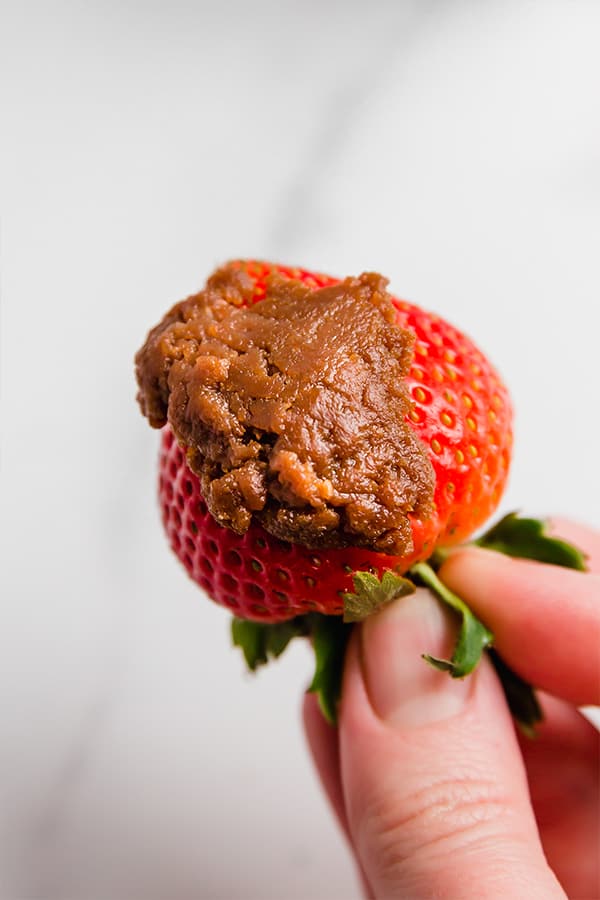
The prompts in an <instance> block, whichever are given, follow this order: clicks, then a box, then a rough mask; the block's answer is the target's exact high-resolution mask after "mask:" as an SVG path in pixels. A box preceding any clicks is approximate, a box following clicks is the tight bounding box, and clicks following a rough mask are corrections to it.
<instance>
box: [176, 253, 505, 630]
mask: <svg viewBox="0 0 600 900" xmlns="http://www.w3.org/2000/svg"><path fill="white" fill-rule="evenodd" d="M234 265H235V266H237V267H240V268H242V267H243V269H244V270H245V271H246V272H247V273H248V274H249V275H250V276H251V278H252V279H253V282H254V293H253V297H252V302H257V301H258V300H260V299H261V298H263V297H264V296H265V291H266V282H267V278H268V276H269V275H270V274H272V273H273V272H277V273H278V274H280V275H284V276H285V277H288V278H293V279H298V280H301V281H302V282H303V283H304V284H307V285H310V286H311V287H314V288H315V289H316V288H319V287H324V286H327V285H331V284H334V283H336V279H333V278H330V277H328V276H326V275H316V274H313V273H311V272H307V271H305V270H301V269H290V268H287V267H284V266H274V265H271V264H268V263H259V262H241V261H239V262H236V263H234ZM393 303H394V306H395V309H396V317H397V322H398V324H399V325H400V326H401V327H402V328H406V329H408V330H410V331H411V332H413V333H414V335H415V337H416V342H415V349H414V358H413V362H412V365H411V368H410V371H409V374H408V378H407V382H408V386H409V390H410V395H411V398H412V409H411V410H410V413H409V418H408V421H409V423H410V425H411V427H412V428H413V429H414V431H415V433H416V434H417V435H418V437H419V439H420V440H421V441H422V442H423V444H424V445H425V446H426V447H427V451H428V455H429V458H430V460H431V463H432V465H433V468H434V471H435V476H436V481H435V493H434V512H433V515H431V516H430V517H429V518H428V519H426V520H423V519H420V518H418V517H416V516H414V517H412V519H411V525H412V540H413V549H412V551H411V552H410V553H409V554H408V555H406V556H404V557H396V556H387V555H385V554H383V553H378V552H373V551H369V550H364V549H360V548H356V547H347V548H343V549H327V550H319V551H315V550H311V549H309V548H307V547H304V546H302V545H301V544H290V543H286V542H284V541H280V540H277V539H276V538H274V537H273V536H272V535H270V534H268V533H267V532H266V531H265V530H264V529H263V528H262V527H261V526H260V525H259V524H254V523H253V524H251V526H250V528H249V529H248V531H247V532H246V533H245V534H243V535H239V534H236V533H235V532H233V531H230V530H229V529H225V528H223V527H221V526H220V525H218V524H217V523H216V522H215V520H214V519H213V518H212V516H211V515H210V513H209V512H208V508H207V506H206V503H205V502H204V500H203V498H202V493H201V489H200V485H199V481H198V478H197V476H196V475H195V474H194V473H193V472H191V471H190V469H189V468H188V466H187V464H186V457H185V453H184V451H183V449H182V448H181V447H180V446H179V445H178V443H177V441H175V439H174V436H173V433H172V431H171V430H170V428H169V427H166V428H165V430H164V433H163V438H162V450H161V456H160V504H161V510H162V516H163V523H164V526H165V529H166V531H167V534H168V536H169V540H170V542H171V546H172V548H173V550H174V551H175V553H176V554H177V556H178V557H179V559H180V560H181V561H182V562H183V564H184V565H185V567H186V569H187V571H188V572H189V574H190V575H191V577H192V578H193V579H194V580H195V581H196V582H197V583H198V584H199V585H200V586H201V587H203V588H204V590H205V591H206V592H207V593H208V595H209V596H210V597H212V598H213V599H214V600H216V602H217V603H221V604H222V605H224V606H226V607H228V608H229V609H230V610H231V611H232V612H233V613H234V614H235V615H236V616H240V617H242V618H245V619H255V620H258V621H262V622H278V621H282V620H285V619H289V618H291V617H293V616H297V615H299V614H302V613H306V612H310V611H318V612H321V613H325V614H341V613H342V612H343V596H342V595H343V594H344V593H346V592H348V591H351V590H352V586H353V584H352V574H353V573H354V572H356V571H360V570H368V571H370V570H373V571H375V572H377V573H378V574H379V575H381V574H382V573H383V572H384V571H386V570H393V571H395V572H398V573H403V572H406V571H407V570H408V569H409V568H410V567H411V566H412V565H414V563H416V562H418V561H419V560H423V559H426V558H428V557H429V556H431V554H432V553H433V551H434V550H435V548H436V547H437V546H439V545H442V546H447V545H450V544H455V543H458V542H460V541H463V540H465V539H466V538H467V537H469V535H470V534H472V533H473V532H474V531H475V530H476V529H477V528H478V527H479V526H480V525H481V524H482V523H483V522H485V521H486V519H487V518H488V517H489V516H490V514H491V513H492V512H493V510H494V509H495V507H496V506H497V504H498V501H499V499H500V496H501V493H502V490H503V487H504V484H505V481H506V477H507V474H508V468H509V462H510V450H511V443H512V432H511V418H512V412H511V404H510V399H509V396H508V392H507V390H506V388H505V387H504V385H503V384H502V382H501V380H500V378H499V376H498V374H497V373H496V371H495V370H494V369H493V367H492V366H491V364H490V363H489V362H488V360H487V359H486V358H485V357H484V356H483V354H482V353H481V352H480V351H479V350H478V349H477V348H476V347H475V346H474V345H473V343H472V342H471V341H470V340H469V339H468V338H467V337H465V336H464V335H463V334H461V333H460V332H459V331H458V330H457V329H455V328H454V327H453V326H451V325H449V324H448V323H447V322H445V321H444V320H443V319H441V318H439V317H438V316H436V315H432V314H431V313H426V312H423V311H422V310H421V309H419V308H418V307H416V306H413V305H411V304H409V303H406V302H405V301H402V300H396V299H393Z"/></svg>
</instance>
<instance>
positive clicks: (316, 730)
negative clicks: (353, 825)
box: [302, 694, 373, 898]
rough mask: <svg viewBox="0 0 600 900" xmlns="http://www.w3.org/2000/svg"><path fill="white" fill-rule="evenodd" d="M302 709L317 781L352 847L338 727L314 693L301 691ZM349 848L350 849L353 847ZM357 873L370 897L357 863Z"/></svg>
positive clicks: (368, 896)
mask: <svg viewBox="0 0 600 900" xmlns="http://www.w3.org/2000/svg"><path fill="white" fill-rule="evenodd" d="M302 711H303V718H304V730H305V732H306V738H307V740H308V746H309V749H310V752H311V754H312V758H313V760H314V763H315V767H316V769H317V772H318V774H319V778H320V779H321V784H322V785H323V789H324V791H325V794H326V796H327V798H328V800H329V803H330V804H331V807H332V809H333V811H334V813H335V816H336V818H337V820H338V822H339V824H340V827H341V829H342V831H343V832H344V834H345V836H346V839H347V841H348V843H349V844H350V846H351V847H352V838H351V836H350V829H349V828H348V817H347V816H346V810H345V807H344V797H343V793H342V779H341V775H340V751H339V742H338V730H337V728H334V727H332V726H331V725H330V724H329V722H326V721H325V719H324V718H323V714H322V713H321V710H320V709H319V704H318V702H317V698H316V697H315V695H314V694H305V695H304V704H303V710H302ZM352 849H353V850H354V848H352ZM359 877H360V878H361V880H362V883H363V890H364V894H365V897H367V898H371V897H373V893H372V891H371V888H370V886H369V883H368V881H367V878H366V875H365V873H364V872H363V871H362V869H361V867H360V865H359Z"/></svg>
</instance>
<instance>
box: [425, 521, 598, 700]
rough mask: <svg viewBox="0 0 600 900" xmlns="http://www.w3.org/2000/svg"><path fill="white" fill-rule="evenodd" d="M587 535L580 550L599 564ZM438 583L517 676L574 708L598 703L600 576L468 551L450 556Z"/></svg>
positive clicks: (595, 544) (595, 545)
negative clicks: (488, 634) (484, 629)
mask: <svg viewBox="0 0 600 900" xmlns="http://www.w3.org/2000/svg"><path fill="white" fill-rule="evenodd" d="M554 530H555V531H557V532H559V533H560V535H561V536H563V535H564V536H565V537H567V535H566V534H565V529H564V528H561V527H560V525H559V527H558V528H557V527H556V526H555V529H554ZM587 537H588V541H587V544H588V546H587V547H582V549H583V550H585V551H586V552H587V553H588V554H589V556H590V558H597V556H598V552H599V548H600V537H599V536H598V535H597V534H595V533H594V532H589V531H588V532H587ZM590 537H591V539H590ZM440 578H442V580H443V581H444V582H445V583H446V584H447V585H448V587H449V588H450V589H451V590H452V591H454V592H455V593H456V594H458V595H459V596H460V597H462V598H463V599H464V600H465V601H466V602H467V603H468V604H469V606H470V607H471V609H472V610H473V612H474V613H475V614H476V615H477V616H478V617H479V618H480V619H481V620H482V621H483V622H484V623H485V624H486V625H487V626H488V627H489V628H490V629H491V630H492V632H493V633H494V645H495V647H496V649H497V650H498V652H499V654H500V655H501V656H502V658H503V659H504V660H505V661H506V663H507V664H508V665H509V666H510V667H511V668H512V669H513V670H514V671H515V672H517V673H518V674H519V675H520V676H521V677H522V678H524V679H525V680H526V681H529V682H531V683H532V684H533V685H535V686H536V687H540V688H543V689H544V690H546V691H548V692H549V693H551V694H554V695H555V696H557V697H562V698H564V699H565V700H569V701H570V702H572V703H575V704H577V705H588V704H598V703H600V575H598V574H595V573H591V572H576V571H573V570H571V569H563V568H560V567H558V566H551V565H546V564H543V563H538V562H531V561H529V560H521V559H511V558H509V557H507V556H503V555H502V554H500V553H496V552H494V551H492V550H481V549H479V548H467V549H464V550H459V551H457V552H456V553H453V554H452V555H451V556H450V557H449V558H448V560H447V561H446V562H445V563H444V565H443V566H442V568H441V570H440Z"/></svg>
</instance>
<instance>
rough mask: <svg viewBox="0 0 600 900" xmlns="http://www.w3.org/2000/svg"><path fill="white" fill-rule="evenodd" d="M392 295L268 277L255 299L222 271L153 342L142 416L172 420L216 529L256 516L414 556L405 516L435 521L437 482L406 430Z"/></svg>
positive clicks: (374, 284) (357, 282)
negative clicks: (262, 292) (430, 517)
mask: <svg viewBox="0 0 600 900" xmlns="http://www.w3.org/2000/svg"><path fill="white" fill-rule="evenodd" d="M386 286H387V281H386V280H385V279H384V278H382V277H381V276H380V275H377V274H372V273H368V274H364V275H361V276H360V277H359V278H347V279H346V280H345V281H342V282H340V283H339V284H335V285H332V286H330V287H324V288H321V289H318V290H314V289H312V288H310V287H308V286H306V285H304V284H302V283H301V282H299V281H293V280H290V279H288V278H284V277H278V276H273V277H272V278H271V279H270V280H269V282H268V285H267V291H266V294H265V296H264V297H263V298H262V299H260V300H258V301H257V302H253V301H254V300H255V298H254V295H253V283H252V281H251V280H250V279H249V278H248V276H247V275H246V274H245V273H244V272H243V270H239V269H236V268H234V267H228V266H226V267H224V268H223V269H220V270H218V271H217V272H216V273H215V274H214V275H213V276H212V277H211V278H210V279H209V281H208V283H207V286H206V288H205V289H204V290H203V291H201V292H200V293H199V294H196V295H195V296H193V297H189V298H188V299H187V300H184V301H182V302H181V303H178V304H177V305H176V306H175V307H173V309H172V310H171V311H170V312H169V313H168V314H167V315H166V316H165V318H164V319H163V321H162V322H161V323H160V324H159V325H158V326H157V327H156V328H154V329H153V331H151V332H150V334H149V336H148V339H147V341H146V343H145V344H144V346H143V347H142V349H141V350H140V351H139V352H138V354H137V357H136V364H137V377H138V383H139V387H140V390H139V395H138V399H139V402H140V405H141V408H142V411H143V413H144V414H145V415H146V416H147V417H148V419H149V420H150V423H151V425H153V426H154V427H157V428H160V427H162V426H163V425H165V424H166V422H167V421H168V422H169V423H170V424H171V427H172V428H173V431H174V432H175V434H176V436H177V438H178V440H179V441H180V443H182V444H183V445H185V447H186V448H187V453H188V463H189V466H190V468H191V469H192V470H193V471H194V472H196V473H197V474H198V476H199V478H200V482H201V486H202V491H203V494H204V497H205V499H206V502H207V504H208V507H209V509H210V512H211V513H212V515H213V516H214V517H215V519H216V520H217V521H218V522H219V523H220V524H221V525H224V526H227V527H228V528H231V529H233V530H234V531H236V532H238V533H240V534H242V533H244V532H245V531H246V530H247V529H248V527H249V525H250V522H251V521H252V518H253V517H255V518H256V520H257V521H259V522H260V523H261V524H262V526H263V527H264V528H265V529H266V530H267V531H269V532H271V533H272V534H274V535H275V536H277V537H279V538H282V539H283V540H287V541H291V542H294V543H300V544H304V545H306V546H308V547H342V546H348V545H357V546H362V547H367V548H370V549H374V550H378V551H382V552H385V553H390V554H398V555H400V554H402V555H403V554H405V553H407V552H409V551H410V549H411V546H412V534H411V526H410V520H409V518H408V514H410V513H415V514H416V515H418V516H419V517H421V518H425V517H427V516H428V515H429V514H430V512H431V505H432V498H433V489H434V473H433V469H432V466H431V463H430V461H429V458H428V455H427V451H426V448H425V447H424V445H423V444H422V443H421V441H420V440H419V439H418V437H417V436H416V435H415V433H414V432H413V430H412V429H411V427H410V426H409V425H408V424H407V422H406V416H407V413H408V412H409V411H410V399H409V396H408V390H407V388H406V385H405V377H406V375H407V372H408V369H409V365H410V361H411V358H412V348H413V340H414V339H413V335H412V334H411V332H409V331H407V330H403V329H401V328H399V327H398V326H397V325H396V324H394V322H395V314H394V308H393V306H392V303H391V300H390V297H389V295H388V294H387V292H386Z"/></svg>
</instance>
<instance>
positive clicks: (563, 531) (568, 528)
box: [548, 516, 600, 574]
mask: <svg viewBox="0 0 600 900" xmlns="http://www.w3.org/2000/svg"><path fill="white" fill-rule="evenodd" d="M548 531H549V532H550V534H551V535H553V536H554V537H558V538H561V539H562V540H563V541H568V543H570V544H573V545H574V546H575V547H577V549H578V550H581V552H582V553H584V554H585V556H586V565H587V569H588V572H595V573H596V574H598V573H600V534H598V532H597V531H595V530H594V529H593V528H590V527H589V526H588V525H582V524H581V523H580V522H574V521H573V520H572V519H563V518H562V517H560V516H556V517H553V518H551V519H550V521H549V522H548Z"/></svg>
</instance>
